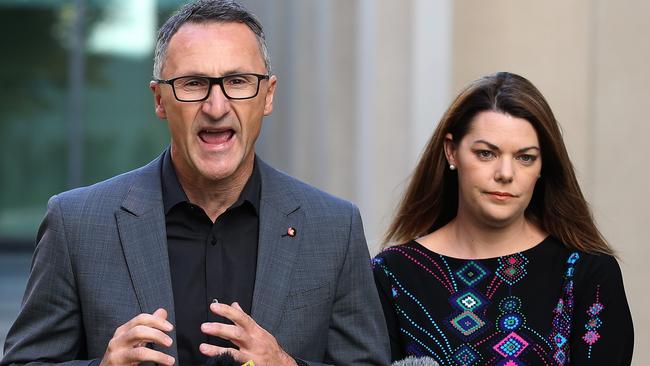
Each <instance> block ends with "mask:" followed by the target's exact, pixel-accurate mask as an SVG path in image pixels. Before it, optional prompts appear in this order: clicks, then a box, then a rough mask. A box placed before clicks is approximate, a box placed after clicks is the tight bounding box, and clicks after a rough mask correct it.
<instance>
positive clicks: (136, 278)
mask: <svg viewBox="0 0 650 366" xmlns="http://www.w3.org/2000/svg"><path fill="white" fill-rule="evenodd" d="M160 162H161V159H160V158H159V159H157V160H156V161H154V162H152V163H151V164H149V165H147V166H146V167H144V168H142V171H141V174H140V175H138V179H136V181H135V182H134V184H133V186H132V187H131V189H130V191H129V193H128V194H127V196H126V198H125V199H124V201H123V203H122V210H120V211H117V212H116V214H115V218H116V220H117V228H118V232H119V235H120V242H121V244H122V250H123V251H124V257H125V258H126V264H127V267H128V270H129V274H130V276H131V281H132V282H133V288H134V289H135V294H136V297H137V299H138V303H139V305H140V311H141V312H146V313H152V312H153V311H155V310H156V309H158V308H164V309H165V310H167V312H168V318H167V319H168V320H169V321H170V322H171V323H172V324H175V319H174V318H175V317H174V297H173V294H172V285H171V273H170V270H169V258H168V254H167V237H166V228H165V216H164V209H163V203H162V189H161V183H160ZM170 336H171V337H172V339H173V341H174V343H173V346H172V348H171V349H169V350H163V349H161V350H162V351H164V352H166V353H169V354H170V355H171V356H173V357H175V358H177V357H178V355H177V353H178V352H177V348H176V333H175V331H173V332H172V333H171V334H170ZM154 348H155V349H157V347H154Z"/></svg>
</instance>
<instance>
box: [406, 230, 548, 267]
mask: <svg viewBox="0 0 650 366" xmlns="http://www.w3.org/2000/svg"><path fill="white" fill-rule="evenodd" d="M552 241H553V239H552V237H551V235H548V236H546V237H545V238H544V239H542V241H540V242H539V243H537V244H535V245H533V246H532V247H530V248H528V249H525V250H522V251H518V252H512V253H508V254H504V255H500V256H496V257H487V258H458V257H452V256H448V255H445V254H440V253H438V252H435V251H433V250H431V249H429V248H427V247H425V246H424V245H422V244H420V243H419V242H418V241H417V240H415V239H413V240H411V241H410V242H409V243H408V244H412V245H414V246H416V247H418V249H421V250H424V251H425V252H427V253H430V254H435V255H439V256H441V257H444V258H447V259H451V260H455V261H466V262H468V261H494V260H498V259H502V258H505V257H510V256H513V255H523V256H526V257H530V256H533V254H534V253H535V252H537V251H540V250H542V248H543V247H545V246H546V245H545V244H547V243H550V242H552Z"/></svg>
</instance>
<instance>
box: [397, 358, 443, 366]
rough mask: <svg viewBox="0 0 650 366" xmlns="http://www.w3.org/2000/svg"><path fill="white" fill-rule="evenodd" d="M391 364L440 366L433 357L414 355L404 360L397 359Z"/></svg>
mask: <svg viewBox="0 0 650 366" xmlns="http://www.w3.org/2000/svg"><path fill="white" fill-rule="evenodd" d="M391 366H440V365H438V363H437V362H436V361H435V360H434V359H433V358H431V357H413V356H409V357H407V358H405V359H403V360H400V361H395V362H393V363H392V365H391Z"/></svg>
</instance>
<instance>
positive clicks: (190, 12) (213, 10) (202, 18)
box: [153, 0, 271, 79]
mask: <svg viewBox="0 0 650 366" xmlns="http://www.w3.org/2000/svg"><path fill="white" fill-rule="evenodd" d="M207 22H223V23H229V22H239V23H244V24H246V25H247V26H248V28H250V30H251V31H253V33H254V34H255V38H257V43H258V46H259V48H260V52H261V53H262V57H263V58H264V66H265V67H266V72H267V73H269V74H270V73H271V58H270V57H269V51H268V49H267V47H266V38H265V37H264V30H263V29H262V24H261V23H260V22H259V20H257V18H256V17H255V14H253V13H251V12H250V11H248V10H247V9H246V8H244V7H243V6H242V5H240V4H239V3H237V2H235V1H233V0H198V1H194V2H191V3H189V4H185V5H183V6H182V7H181V8H180V9H178V11H177V12H176V13H175V14H174V15H172V16H171V17H170V18H169V19H167V21H166V22H165V24H163V25H162V27H160V29H159V30H158V40H157V42H156V51H155V55H154V60H153V76H154V78H157V79H160V78H161V74H162V68H163V64H164V62H165V58H166V57H167V48H168V47H169V41H170V40H171V38H172V36H173V35H174V34H176V32H177V31H178V29H179V28H180V27H181V26H182V25H183V24H185V23H207Z"/></svg>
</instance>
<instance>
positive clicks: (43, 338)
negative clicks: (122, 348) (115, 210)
mask: <svg viewBox="0 0 650 366" xmlns="http://www.w3.org/2000/svg"><path fill="white" fill-rule="evenodd" d="M68 245H69V243H68V239H67V237H66V228H65V223H64V220H63V215H62V213H61V206H60V200H59V198H58V197H57V196H54V197H52V198H51V199H50V201H49V203H48V210H47V213H46V216H45V218H44V219H43V222H42V223H41V226H40V228H39V231H38V236H37V246H36V250H35V252H34V256H33V258H32V264H31V270H30V275H29V280H28V282H27V288H26V290H25V295H24V297H23V301H22V305H21V309H20V312H19V314H18V318H17V319H16V321H15V322H14V324H13V326H12V327H11V329H10V330H9V333H8V334H7V339H6V341H5V347H4V352H5V353H4V357H3V358H2V361H0V366H5V365H46V364H59V365H80V366H81V365H91V364H92V363H93V362H97V361H98V360H76V359H78V358H83V356H84V355H85V353H86V350H85V349H86V347H85V335H84V328H83V324H82V319H81V309H80V306H79V299H78V296H77V287H76V283H75V276H74V271H73V268H72V262H71V260H70V253H69V251H68ZM71 360H75V361H71Z"/></svg>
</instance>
